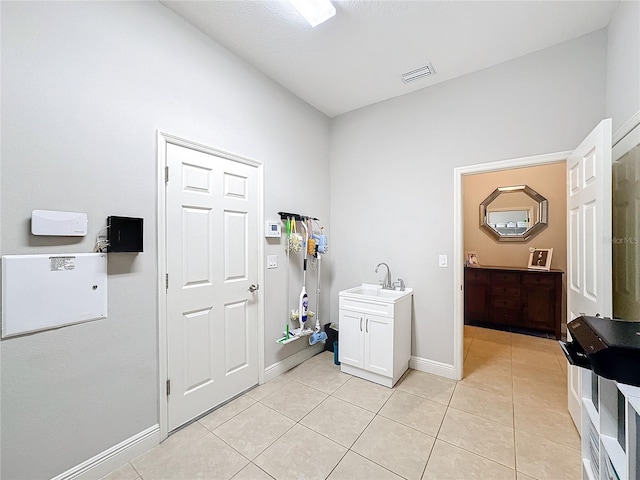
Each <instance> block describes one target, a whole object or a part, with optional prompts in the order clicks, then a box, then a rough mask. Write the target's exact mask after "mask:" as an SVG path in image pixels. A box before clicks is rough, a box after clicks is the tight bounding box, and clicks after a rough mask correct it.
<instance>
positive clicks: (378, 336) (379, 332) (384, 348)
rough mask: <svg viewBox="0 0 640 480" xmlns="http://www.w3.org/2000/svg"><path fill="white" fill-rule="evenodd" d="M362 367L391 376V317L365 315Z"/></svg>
mask: <svg viewBox="0 0 640 480" xmlns="http://www.w3.org/2000/svg"><path fill="white" fill-rule="evenodd" d="M340 329H342V326H340ZM340 335H342V333H341V334H340ZM341 338H342V337H341ZM364 368H365V369H367V370H369V371H371V372H374V373H379V374H380V375H386V376H388V377H391V376H393V319H391V318H388V317H380V316H378V315H367V316H366V317H365V321H364Z"/></svg>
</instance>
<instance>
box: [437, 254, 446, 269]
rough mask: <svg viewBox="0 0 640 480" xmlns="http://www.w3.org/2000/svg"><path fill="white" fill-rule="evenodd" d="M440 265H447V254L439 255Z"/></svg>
mask: <svg viewBox="0 0 640 480" xmlns="http://www.w3.org/2000/svg"><path fill="white" fill-rule="evenodd" d="M438 266H439V267H446V266H447V256H446V255H439V256H438Z"/></svg>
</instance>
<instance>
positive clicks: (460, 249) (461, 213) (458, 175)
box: [453, 151, 571, 380]
mask: <svg viewBox="0 0 640 480" xmlns="http://www.w3.org/2000/svg"><path fill="white" fill-rule="evenodd" d="M570 153H571V152H570V151H567V152H558V153H552V154H546V155H535V156H531V157H522V158H516V159H510V160H502V161H497V162H489V163H483V164H476V165H468V166H464V167H458V168H456V169H454V192H455V193H454V222H453V224H454V260H453V268H454V290H455V292H456V293H455V299H454V365H453V366H454V374H455V378H456V379H457V380H460V379H462V378H463V375H464V371H463V367H464V264H465V250H464V248H465V242H464V231H465V230H464V225H465V223H464V222H465V203H464V198H463V177H465V176H468V175H475V174H488V173H492V172H500V171H508V170H513V169H519V168H525V167H535V166H541V165H549V164H553V163H560V162H564V161H565V160H566V159H567V157H568V156H569V154H570ZM561 208H563V209H564V208H565V205H562V207H561ZM481 233H482V232H481ZM483 234H484V233H483ZM529 244H530V242H527V245H529ZM540 247H542V245H541V246H540ZM479 255H480V257H479V260H480V262H481V263H482V261H483V260H482V256H481V253H480V254H479Z"/></svg>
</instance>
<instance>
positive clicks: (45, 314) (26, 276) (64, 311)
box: [2, 253, 107, 338]
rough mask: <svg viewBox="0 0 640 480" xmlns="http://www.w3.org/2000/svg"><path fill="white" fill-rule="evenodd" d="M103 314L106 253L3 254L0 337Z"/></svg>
mask: <svg viewBox="0 0 640 480" xmlns="http://www.w3.org/2000/svg"><path fill="white" fill-rule="evenodd" d="M106 317H107V255H106V254H104V253H75V254H73V253H72V254H58V255H4V256H3V257H2V338H5V337H11V336H14V335H22V334H25V333H31V332H37V331H40V330H48V329H52V328H58V327H62V326H65V325H72V324H74V323H82V322H88V321H90V320H98V319H101V318H106Z"/></svg>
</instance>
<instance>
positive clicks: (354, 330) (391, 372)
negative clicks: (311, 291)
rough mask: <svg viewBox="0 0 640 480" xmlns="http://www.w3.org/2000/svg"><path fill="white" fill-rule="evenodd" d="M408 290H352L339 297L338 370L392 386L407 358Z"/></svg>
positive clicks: (409, 302)
mask: <svg viewBox="0 0 640 480" xmlns="http://www.w3.org/2000/svg"><path fill="white" fill-rule="evenodd" d="M412 298H413V293H412V290H411V289H406V290H405V291H403V292H400V291H388V290H387V291H384V290H380V288H379V287H377V286H370V287H369V288H363V287H356V288H354V289H349V290H345V291H342V292H340V294H339V322H340V342H339V348H338V352H339V359H340V368H341V370H342V371H343V372H344V373H348V374H350V375H355V376H357V377H360V378H364V379H365V380H370V381H372V382H375V383H379V384H380V385H384V386H386V387H392V386H393V385H394V384H395V383H396V382H397V381H398V380H399V379H400V377H401V376H402V374H403V373H404V372H405V371H406V370H407V368H409V359H410V358H411V300H412Z"/></svg>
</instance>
